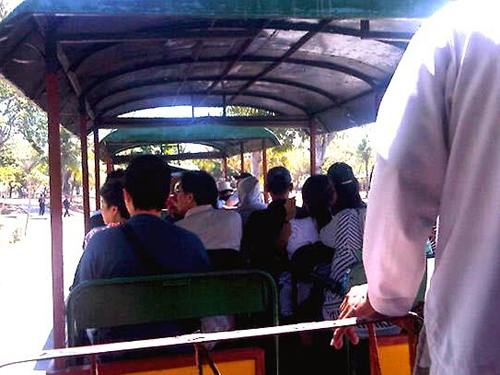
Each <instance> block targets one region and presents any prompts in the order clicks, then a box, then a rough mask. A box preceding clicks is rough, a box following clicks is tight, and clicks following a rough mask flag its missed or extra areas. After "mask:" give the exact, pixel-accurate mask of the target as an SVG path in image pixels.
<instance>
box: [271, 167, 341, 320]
mask: <svg viewBox="0 0 500 375" xmlns="http://www.w3.org/2000/svg"><path fill="white" fill-rule="evenodd" d="M333 196H334V190H333V185H332V183H331V182H330V180H329V178H328V177H327V176H324V175H317V176H312V177H309V178H308V179H307V180H306V182H305V183H304V186H303V187H302V200H303V202H304V211H305V213H306V215H307V216H306V217H305V218H301V219H292V220H291V221H290V223H289V224H285V225H289V226H290V236H289V238H288V244H287V253H288V259H289V260H290V261H291V272H286V273H285V274H284V275H282V277H281V279H280V283H281V284H282V289H281V292H280V309H281V313H282V315H283V316H290V315H292V314H293V313H295V311H293V306H294V303H293V301H292V278H291V276H292V274H293V275H294V276H295V281H296V282H297V296H296V304H297V305H300V304H302V303H303V302H304V301H305V300H306V299H308V298H309V295H310V292H311V288H312V282H311V278H310V274H311V272H312V271H313V269H314V267H315V266H316V265H318V264H320V263H330V262H331V257H332V255H333V251H332V250H331V249H328V250H329V251H328V250H327V249H326V248H325V247H324V246H323V245H322V244H321V243H320V236H319V233H320V230H321V229H322V228H324V227H325V226H326V225H327V224H328V223H329V222H330V220H331V218H332V215H331V212H330V210H331V205H332V201H333ZM299 253H303V254H299ZM295 254H297V255H298V257H299V258H297V259H294V255H295ZM297 260H299V261H298V262H297ZM321 300H322V298H321ZM318 305H319V304H318V303H316V304H315V306H316V307H319V306H318ZM315 310H316V311H318V308H316V309H315ZM311 313H312V312H309V315H312V314H311ZM315 314H317V313H315ZM316 318H317V316H316Z"/></svg>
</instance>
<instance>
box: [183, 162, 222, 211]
mask: <svg viewBox="0 0 500 375" xmlns="http://www.w3.org/2000/svg"><path fill="white" fill-rule="evenodd" d="M218 194H219V192H218V191H217V184H216V183H215V180H214V178H213V177H212V176H211V175H210V174H208V173H207V172H205V171H189V172H184V173H183V174H182V177H181V181H180V184H179V187H178V190H177V208H178V210H179V213H180V214H181V215H182V216H184V215H186V212H188V211H189V210H190V209H192V208H194V207H197V206H204V205H211V206H212V207H214V208H217V197H218Z"/></svg>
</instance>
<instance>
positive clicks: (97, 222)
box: [89, 169, 125, 232]
mask: <svg viewBox="0 0 500 375" xmlns="http://www.w3.org/2000/svg"><path fill="white" fill-rule="evenodd" d="M124 175H125V172H124V171H123V169H117V170H116V171H113V172H110V173H108V175H107V177H106V181H105V182H104V185H105V184H106V183H108V182H111V181H114V180H121V181H122V182H123V177H124ZM104 185H103V186H104ZM105 226H106V223H105V222H104V219H103V217H102V210H97V211H95V212H93V213H92V215H91V216H90V219H89V232H90V231H91V230H92V229H94V228H98V227H105Z"/></svg>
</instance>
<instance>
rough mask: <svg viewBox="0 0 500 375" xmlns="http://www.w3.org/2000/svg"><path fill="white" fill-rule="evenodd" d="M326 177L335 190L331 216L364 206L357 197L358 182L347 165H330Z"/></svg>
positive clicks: (359, 197)
mask: <svg viewBox="0 0 500 375" xmlns="http://www.w3.org/2000/svg"><path fill="white" fill-rule="evenodd" d="M328 177H329V178H330V180H331V181H332V183H333V187H334V189H335V199H334V202H333V205H332V214H333V215H336V214H337V213H339V212H340V211H342V210H345V209H346V208H360V207H364V206H365V204H364V202H363V200H362V199H361V196H360V195H359V182H358V180H357V179H356V177H355V176H354V172H353V171H352V168H351V167H350V166H349V165H348V164H346V163H334V164H332V165H331V166H330V168H328Z"/></svg>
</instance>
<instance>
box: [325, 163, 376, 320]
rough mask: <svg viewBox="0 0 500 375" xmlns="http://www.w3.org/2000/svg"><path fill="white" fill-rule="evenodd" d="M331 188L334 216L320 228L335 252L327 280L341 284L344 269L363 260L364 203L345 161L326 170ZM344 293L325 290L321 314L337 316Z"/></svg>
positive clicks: (335, 317)
mask: <svg viewBox="0 0 500 375" xmlns="http://www.w3.org/2000/svg"><path fill="white" fill-rule="evenodd" d="M328 177H330V179H331V181H332V183H333V186H334V189H335V198H334V202H333V206H332V207H333V211H334V212H335V215H334V216H333V218H332V221H330V223H329V224H327V225H326V226H325V227H324V228H323V229H321V232H320V237H321V241H322V242H323V243H324V244H325V245H326V246H329V247H331V248H333V249H335V255H334V257H333V259H332V264H331V268H330V276H329V279H330V281H332V282H334V283H337V284H339V285H341V284H342V283H343V281H344V278H345V275H346V271H347V270H348V269H349V268H350V267H351V266H352V265H354V264H355V263H359V262H361V261H362V256H361V251H362V249H363V232H364V227H365V216H366V204H365V203H364V202H363V201H362V200H361V197H360V195H359V184H358V180H357V179H356V177H355V176H354V173H353V171H352V168H351V167H350V166H349V165H347V164H345V163H335V164H333V165H332V166H331V167H330V168H329V169H328ZM343 299H344V295H343V293H334V292H333V291H330V290H327V291H326V292H325V302H324V305H323V317H324V319H326V320H334V319H337V317H338V313H339V308H340V304H341V303H342V300H343Z"/></svg>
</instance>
